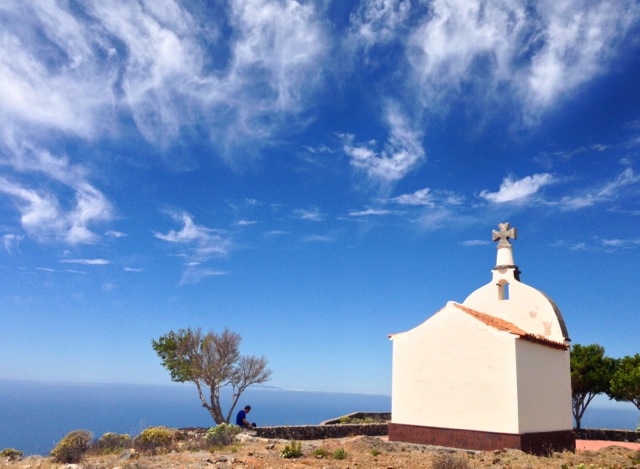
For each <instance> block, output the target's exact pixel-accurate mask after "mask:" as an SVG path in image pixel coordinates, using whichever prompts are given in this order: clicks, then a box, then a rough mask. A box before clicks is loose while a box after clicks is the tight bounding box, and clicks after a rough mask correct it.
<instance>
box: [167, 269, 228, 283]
mask: <svg viewBox="0 0 640 469" xmlns="http://www.w3.org/2000/svg"><path fill="white" fill-rule="evenodd" d="M227 274H228V272H223V271H219V270H213V269H209V268H203V267H201V266H200V265H193V266H187V268H186V269H185V270H184V272H183V273H182V277H181V278H180V282H179V285H188V284H194V283H198V282H201V281H202V280H204V279H206V278H208V277H217V276H221V275H227Z"/></svg>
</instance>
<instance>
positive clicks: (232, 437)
mask: <svg viewBox="0 0 640 469" xmlns="http://www.w3.org/2000/svg"><path fill="white" fill-rule="evenodd" d="M240 432H242V428H240V427H239V426H238V425H229V424H227V423H221V424H220V425H217V426H215V427H211V428H210V429H209V430H207V433H206V434H205V436H204V439H205V441H206V442H207V444H208V445H209V446H227V445H230V444H231V443H233V442H234V441H236V435H237V434H238V433H240Z"/></svg>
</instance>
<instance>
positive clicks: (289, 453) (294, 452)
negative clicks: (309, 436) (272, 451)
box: [280, 440, 302, 459]
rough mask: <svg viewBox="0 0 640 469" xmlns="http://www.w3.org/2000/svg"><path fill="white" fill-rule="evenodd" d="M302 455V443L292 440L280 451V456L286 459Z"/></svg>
mask: <svg viewBox="0 0 640 469" xmlns="http://www.w3.org/2000/svg"><path fill="white" fill-rule="evenodd" d="M300 456H302V443H300V442H298V441H295V440H291V441H290V442H289V444H288V445H287V446H285V447H284V449H283V450H282V451H281V452H280V457H281V458H285V459H292V458H299V457H300Z"/></svg>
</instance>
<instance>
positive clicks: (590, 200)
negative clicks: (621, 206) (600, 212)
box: [558, 168, 640, 210]
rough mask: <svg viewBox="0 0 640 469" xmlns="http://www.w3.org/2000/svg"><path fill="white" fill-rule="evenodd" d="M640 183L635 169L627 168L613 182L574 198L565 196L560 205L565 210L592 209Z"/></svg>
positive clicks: (587, 190)
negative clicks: (593, 206) (591, 207)
mask: <svg viewBox="0 0 640 469" xmlns="http://www.w3.org/2000/svg"><path fill="white" fill-rule="evenodd" d="M639 181H640V176H639V175H636V174H635V173H634V172H633V169H631V168H626V169H625V170H624V171H623V172H622V173H620V174H618V175H617V176H616V177H615V178H614V179H613V180H612V181H609V182H605V183H604V184H601V185H600V186H598V187H595V188H589V189H586V190H585V191H583V193H581V194H578V195H573V196H565V197H562V198H561V199H560V201H559V202H558V205H560V207H562V208H563V209H565V210H578V209H581V208H584V207H590V206H592V205H595V204H597V203H601V202H605V201H612V200H615V199H616V198H617V197H618V196H620V194H621V192H622V191H623V190H624V189H625V188H626V187H629V186H633V185H635V184H637V183H638V182H639Z"/></svg>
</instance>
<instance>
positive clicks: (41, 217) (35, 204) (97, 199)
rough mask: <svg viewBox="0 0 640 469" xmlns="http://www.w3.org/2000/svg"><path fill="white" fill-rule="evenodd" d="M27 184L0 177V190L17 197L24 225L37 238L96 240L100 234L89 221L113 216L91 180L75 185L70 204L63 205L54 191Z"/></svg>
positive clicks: (109, 205)
mask: <svg viewBox="0 0 640 469" xmlns="http://www.w3.org/2000/svg"><path fill="white" fill-rule="evenodd" d="M26 184H28V183H22V182H19V181H15V180H9V179H7V178H4V177H0V193H4V194H5V195H7V196H9V197H10V198H11V199H12V200H13V201H14V203H15V205H16V208H17V209H18V210H19V211H20V213H21V218H20V221H21V224H22V227H23V229H24V230H25V232H26V233H27V234H28V235H29V236H32V237H34V238H35V239H37V240H40V241H61V242H64V243H67V244H86V243H94V242H96V241H97V240H98V236H97V235H96V234H95V233H94V232H93V231H91V229H90V228H89V225H90V224H92V223H97V222H101V221H108V220H111V219H112V213H111V212H112V209H111V204H110V203H109V202H108V201H107V200H106V198H105V197H104V195H103V194H102V193H101V192H100V191H98V190H97V189H95V188H94V187H92V186H91V185H89V184H86V183H84V184H80V185H78V186H77V187H74V188H72V189H73V190H74V191H75V197H74V201H73V202H70V206H68V207H64V206H63V203H62V201H61V200H59V197H58V195H56V194H55V193H54V192H52V191H49V190H45V189H38V188H34V187H27V185H26Z"/></svg>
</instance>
